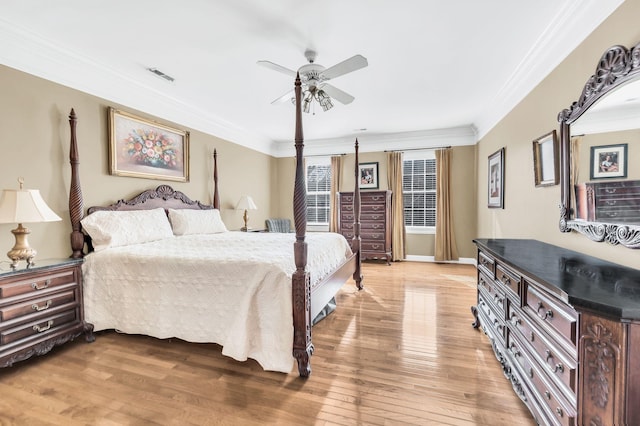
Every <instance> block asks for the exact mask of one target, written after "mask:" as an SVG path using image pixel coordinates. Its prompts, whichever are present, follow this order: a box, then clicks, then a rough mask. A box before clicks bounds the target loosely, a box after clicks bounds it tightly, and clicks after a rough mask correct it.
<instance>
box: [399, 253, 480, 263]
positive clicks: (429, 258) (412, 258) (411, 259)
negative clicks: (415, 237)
mask: <svg viewBox="0 0 640 426" xmlns="http://www.w3.org/2000/svg"><path fill="white" fill-rule="evenodd" d="M405 260H406V261H408V262H434V263H435V258H434V257H433V256H418V255H414V254H408V255H407V257H406V258H405ZM438 263H460V264H465V265H474V266H477V265H476V259H475V258H472V257H461V258H460V259H458V260H451V261H446V262H438Z"/></svg>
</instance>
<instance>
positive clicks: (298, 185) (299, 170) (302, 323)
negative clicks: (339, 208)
mask: <svg viewBox="0 0 640 426" xmlns="http://www.w3.org/2000/svg"><path fill="white" fill-rule="evenodd" d="M301 86H302V83H301V82H300V74H298V75H297V76H296V83H295V94H296V133H295V147H296V180H295V185H294V189H293V219H294V224H295V228H296V242H295V243H294V245H293V253H294V257H295V262H296V271H295V272H294V273H293V277H292V279H291V280H292V282H291V284H292V285H291V298H292V306H293V356H294V357H295V358H296V360H297V361H298V372H299V373H300V376H301V377H309V374H311V364H310V361H311V360H310V358H311V355H312V354H313V344H312V343H311V280H310V278H309V273H308V272H307V270H306V267H307V243H306V242H305V241H304V239H305V233H306V231H307V194H306V192H307V189H306V185H305V176H304V175H305V172H304V158H303V148H304V139H303V137H302V110H301V104H302V102H301V101H302V99H301Z"/></svg>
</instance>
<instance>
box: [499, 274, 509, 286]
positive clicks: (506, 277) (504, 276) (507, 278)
mask: <svg viewBox="0 0 640 426" xmlns="http://www.w3.org/2000/svg"><path fill="white" fill-rule="evenodd" d="M500 281H502V284H504V285H508V286H510V285H511V278H509V277H508V276H506V275H502V277H500Z"/></svg>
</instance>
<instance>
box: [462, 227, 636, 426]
mask: <svg viewBox="0 0 640 426" xmlns="http://www.w3.org/2000/svg"><path fill="white" fill-rule="evenodd" d="M475 242H476V244H477V246H478V271H477V273H478V304H477V305H476V306H474V307H472V312H473V313H474V315H475V317H476V321H475V323H474V326H475V327H479V328H481V329H482V330H483V331H484V332H485V334H486V335H487V336H488V337H489V340H490V341H491V344H492V347H493V350H494V353H495V354H496V358H497V359H498V361H499V362H500V364H501V366H502V369H503V371H504V374H505V376H506V377H507V378H508V379H509V380H510V381H511V384H512V386H513V389H514V390H515V392H516V393H517V394H518V396H519V397H520V398H521V399H522V401H523V402H524V403H525V404H526V405H527V407H528V408H529V409H530V411H531V413H532V415H533V416H534V418H535V419H536V421H537V422H538V424H541V425H563V426H564V425H567V426H568V425H589V426H604V425H637V424H640V407H639V405H638V401H640V374H639V373H638V371H640V271H638V270H635V269H631V268H626V267H623V266H620V265H615V264H612V263H610V262H605V261H602V260H600V259H597V258H593V257H590V256H586V255H582V254H580V253H577V252H573V251H570V250H565V249H562V248H559V247H556V246H552V245H549V244H545V243H541V242H539V241H534V240H480V239H479V240H475Z"/></svg>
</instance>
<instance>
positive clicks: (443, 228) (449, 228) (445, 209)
mask: <svg viewBox="0 0 640 426" xmlns="http://www.w3.org/2000/svg"><path fill="white" fill-rule="evenodd" d="M434 258H435V261H436V262H444V261H449V260H458V247H457V246H456V237H455V233H454V232H453V220H452V218H451V148H446V149H438V150H436V252H435V256H434Z"/></svg>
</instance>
